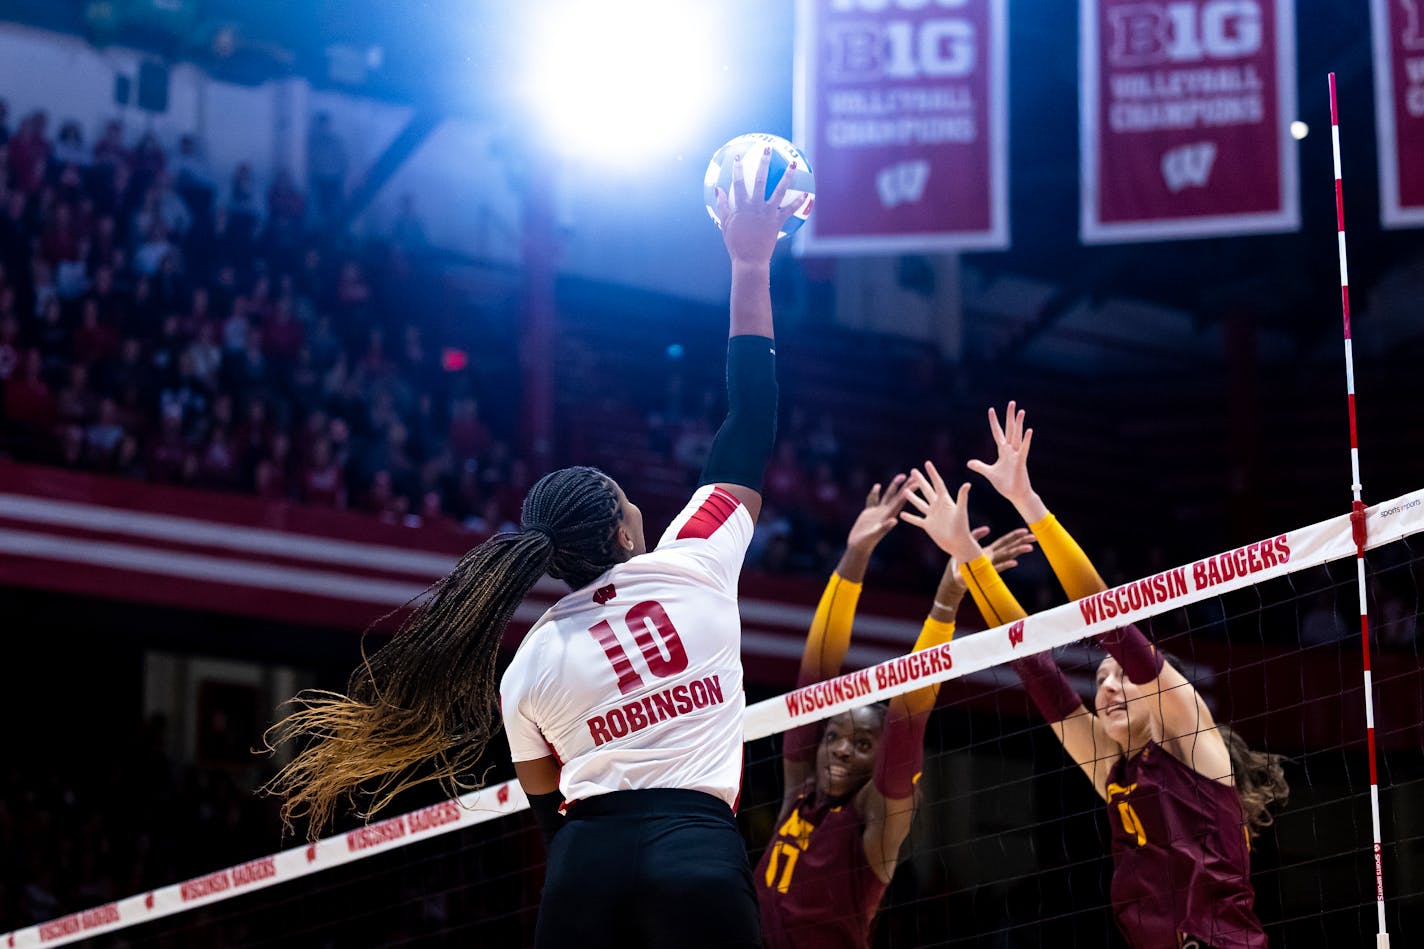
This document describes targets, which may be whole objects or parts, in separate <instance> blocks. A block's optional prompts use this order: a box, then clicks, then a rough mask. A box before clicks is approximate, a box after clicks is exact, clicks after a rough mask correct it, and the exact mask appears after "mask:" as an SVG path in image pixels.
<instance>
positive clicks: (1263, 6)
mask: <svg viewBox="0 0 1424 949" xmlns="http://www.w3.org/2000/svg"><path fill="white" fill-rule="evenodd" d="M1081 12H1082V24H1081V36H1082V48H1081V50H1080V56H1079V65H1080V82H1081V89H1080V97H1081V103H1080V108H1079V116H1080V121H1081V129H1080V135H1081V139H1080V153H1081V195H1082V220H1081V224H1082V236H1083V240H1084V241H1085V242H1087V243H1109V242H1114V241H1145V240H1164V239H1170V238H1179V237H1207V236H1221V235H1231V234H1248V233H1259V232H1266V231H1285V230H1294V229H1295V228H1297V227H1298V226H1299V225H1300V205H1299V196H1298V193H1297V180H1298V174H1299V173H1298V165H1297V155H1296V147H1295V142H1294V141H1293V140H1292V139H1291V137H1290V134H1289V123H1290V121H1291V120H1292V119H1294V118H1295V50H1294V46H1293V39H1294V36H1295V21H1294V9H1293V7H1292V0H1082V7H1081Z"/></svg>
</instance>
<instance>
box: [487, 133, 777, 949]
mask: <svg viewBox="0 0 1424 949" xmlns="http://www.w3.org/2000/svg"><path fill="white" fill-rule="evenodd" d="M767 158H768V156H767V155H763V156H762V159H761V162H760V166H759V172H758V176H757V179H756V184H755V186H754V191H753V193H752V194H748V193H747V192H746V191H745V185H744V184H743V183H742V182H743V178H742V176H741V175H740V173H738V174H735V175H733V178H734V180H735V181H736V182H737V185H736V187H738V188H739V189H741V190H739V192H738V194H737V196H736V199H737V200H736V205H735V208H736V209H735V210H733V211H730V212H729V210H728V208H727V207H726V201H725V200H723V202H722V205H723V206H722V209H721V210H722V220H723V235H724V238H725V242H726V245H727V250H728V253H729V254H730V256H731V259H732V303H731V327H730V334H729V335H730V338H729V340H728V354H727V389H728V392H727V395H728V416H727V420H726V421H725V422H724V423H723V425H722V428H721V430H720V431H719V432H718V435H717V438H716V440H715V442H714V444H713V448H712V452H711V455H710V457H709V458H708V461H707V466H706V468H705V469H704V471H703V477H702V486H701V487H699V488H698V490H697V491H696V492H695V493H694V494H693V496H692V500H691V501H689V502H688V504H687V506H686V507H685V508H684V509H683V510H682V512H681V513H680V514H679V515H678V517H677V518H676V519H675V520H674V521H673V522H672V524H671V526H669V527H668V529H667V531H666V532H664V534H663V536H662V539H661V540H660V541H659V542H658V545H657V547H656V548H654V549H653V550H652V551H650V552H647V553H644V545H643V537H642V530H641V526H642V525H641V517H640V516H639V515H638V513H637V511H636V508H633V507H632V505H631V504H629V503H628V502H627V500H626V499H625V498H623V497H622V496H621V492H620V498H619V500H620V503H621V504H622V506H623V507H624V510H625V515H624V517H623V521H622V525H621V526H619V527H618V539H619V544H620V548H621V550H622V551H624V552H626V555H627V557H628V559H627V560H625V561H624V562H622V563H617V564H614V565H612V566H610V567H609V568H608V569H607V570H604V571H602V572H601V573H599V574H598V576H597V577H595V578H592V579H589V580H588V581H587V582H584V583H582V584H579V585H578V588H577V589H575V590H574V592H573V593H571V594H569V595H568V596H566V597H564V598H563V599H562V600H560V601H559V602H558V603H556V604H555V605H554V606H553V608H551V609H550V610H549V611H548V612H547V613H545V614H544V616H543V617H542V618H541V619H540V620H539V621H538V622H537V623H535V624H534V627H533V628H532V629H531V630H530V631H529V634H528V635H527V636H526V637H525V638H524V641H523V643H522V644H521V645H520V647H519V651H518V652H517V653H516V655H515V657H514V660H513V662H511V663H510V665H509V668H508V669H507V670H506V672H505V674H504V679H503V681H502V682H501V683H500V698H501V701H502V705H503V711H504V722H505V730H506V732H507V733H508V736H509V747H510V752H511V756H512V757H513V759H514V766H515V771H516V773H517V774H518V776H519V780H520V783H521V784H522V785H523V786H524V789H525V791H526V792H527V793H528V794H529V796H530V800H531V803H532V804H533V805H534V806H535V808H536V813H537V814H538V815H539V816H540V820H541V824H542V826H543V827H544V829H545V833H546V835H548V836H549V838H550V844H549V861H548V870H547V873H546V876H545V882H544V895H543V899H542V901H541V904H540V911H539V923H538V930H537V935H536V940H535V941H536V945H538V946H541V947H545V946H578V947H580V949H589V947H598V946H610V947H612V946H619V947H625V946H629V947H631V946H648V947H654V946H657V947H663V946H666V947H684V946H686V947H695V946H709V947H711V946H718V947H733V946H759V945H760V944H761V938H760V926H759V922H758V915H757V904H756V894H755V891H754V890H753V888H752V883H751V874H750V868H749V867H748V865H747V857H746V848H745V846H744V844H743V842H742V839H741V836H740V834H739V833H738V831H737V827H736V822H735V820H734V819H733V812H734V809H735V808H736V806H737V799H738V797H739V795H740V793H741V774H742V730H743V725H742V718H743V712H744V709H745V698H744V694H743V691H742V662H741V618H740V616H739V614H738V610H737V578H738V576H739V574H740V573H741V568H742V560H743V558H744V556H745V554H746V550H747V545H748V544H749V543H750V542H751V537H752V528H753V524H754V522H755V519H756V516H757V513H758V512H759V511H760V508H761V494H760V488H761V478H762V472H763V470H764V469H765V467H766V462H767V459H768V456H769V453H770V450H771V444H772V436H773V434H774V428H775V420H776V394H775V393H776V389H775V373H774V367H773V363H772V355H773V354H774V352H775V350H774V347H773V340H772V318H771V298H770V291H769V287H770V272H769V266H770V259H771V252H772V249H773V247H774V246H775V243H776V235H777V232H778V230H779V229H780V226H781V224H782V223H783V222H784V221H785V220H786V219H787V217H788V216H789V212H788V211H786V210H782V209H781V207H780V206H781V201H782V196H783V193H784V191H785V190H786V183H787V181H788V180H789V178H790V175H789V174H788V175H785V176H783V178H782V180H781V182H780V183H779V185H778V187H777V188H776V189H775V192H774V193H773V194H772V195H771V196H770V198H767V197H766V174H767V171H766V169H767V164H768V161H767ZM531 513H532V512H530V511H529V509H528V508H527V507H526V510H525V520H524V526H525V529H526V530H533V531H538V530H542V529H545V525H544V524H542V523H541V522H540V521H539V520H538V519H537V518H536V517H531V516H530V515H531ZM548 529H549V530H550V533H551V535H552V536H553V538H554V541H555V543H557V542H558V533H557V530H556V529H554V528H553V526H552V525H548ZM556 807H557V808H558V810H561V811H562V812H563V814H564V816H563V817H559V816H558V815H557V813H556V812H555V808H556Z"/></svg>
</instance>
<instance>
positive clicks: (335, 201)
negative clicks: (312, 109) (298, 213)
mask: <svg viewBox="0 0 1424 949" xmlns="http://www.w3.org/2000/svg"><path fill="white" fill-rule="evenodd" d="M307 179H308V185H309V186H310V188H311V193H312V202H313V205H314V210H315V211H316V215H317V225H318V227H320V228H321V229H323V230H327V229H330V228H331V227H333V226H334V225H335V224H336V220H337V215H338V214H339V213H340V210H341V203H342V201H343V200H344V199H345V192H346V146H345V145H344V144H343V143H342V141H341V138H340V137H339V136H338V135H337V134H336V131H335V130H334V129H333V128H332V127H331V116H330V115H329V114H327V113H326V112H318V113H317V114H316V118H315V119H314V120H313V121H312V126H311V131H310V132H309V133H308V135H307Z"/></svg>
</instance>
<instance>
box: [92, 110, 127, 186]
mask: <svg viewBox="0 0 1424 949" xmlns="http://www.w3.org/2000/svg"><path fill="white" fill-rule="evenodd" d="M128 163H129V150H128V149H127V148H125V147H124V124H123V123H122V122H120V121H119V120H118V119H111V120H109V121H108V122H106V123H105V124H104V134H102V135H100V136H99V140H98V141H97V142H95V143H94V164H95V165H98V166H100V167H101V168H104V169H107V170H108V171H109V172H110V173H112V172H113V170H114V169H115V168H117V167H118V166H120V165H125V166H126V165H128Z"/></svg>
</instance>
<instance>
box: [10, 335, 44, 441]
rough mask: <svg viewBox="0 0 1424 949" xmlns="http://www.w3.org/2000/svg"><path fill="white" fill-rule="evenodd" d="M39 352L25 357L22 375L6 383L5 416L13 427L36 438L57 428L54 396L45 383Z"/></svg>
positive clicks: (14, 376) (32, 351) (19, 374)
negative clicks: (55, 425) (54, 427)
mask: <svg viewBox="0 0 1424 949" xmlns="http://www.w3.org/2000/svg"><path fill="white" fill-rule="evenodd" d="M42 369H43V363H42V362H41V359H40V353H39V350H37V349H32V350H30V351H29V352H27V353H26V354H25V360H24V363H23V364H22V367H21V369H20V372H19V373H18V374H16V375H12V376H11V377H10V378H9V379H7V380H6V382H5V414H6V416H7V417H8V420H9V422H10V423H11V424H13V425H15V426H17V427H18V428H19V429H20V431H21V432H22V433H23V434H25V435H28V436H30V437H31V438H33V437H34V436H38V435H42V434H43V433H45V432H48V431H49V430H50V429H51V428H52V427H53V426H54V418H55V414H54V397H53V396H52V395H50V391H49V386H48V385H46V384H45V381H44V373H43V371H42Z"/></svg>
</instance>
